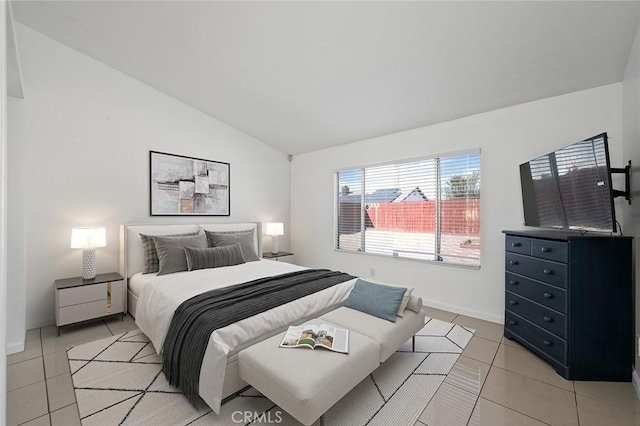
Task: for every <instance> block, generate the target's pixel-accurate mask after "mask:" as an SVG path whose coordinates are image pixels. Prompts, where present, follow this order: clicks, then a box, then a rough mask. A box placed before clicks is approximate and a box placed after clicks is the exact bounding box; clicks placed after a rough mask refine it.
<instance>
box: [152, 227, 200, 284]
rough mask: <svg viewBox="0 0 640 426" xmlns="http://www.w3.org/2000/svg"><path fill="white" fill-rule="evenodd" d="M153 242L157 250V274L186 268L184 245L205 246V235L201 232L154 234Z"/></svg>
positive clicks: (191, 246) (170, 272)
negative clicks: (167, 234) (183, 235)
mask: <svg viewBox="0 0 640 426" xmlns="http://www.w3.org/2000/svg"><path fill="white" fill-rule="evenodd" d="M153 242H154V243H155V244H156V250H157V251H158V259H159V261H160V262H159V269H158V275H166V274H172V273H174V272H180V271H186V270H187V256H186V255H185V254H184V249H185V247H189V248H205V247H207V237H205V236H204V235H203V234H200V235H195V236H193V237H161V236H154V237H153Z"/></svg>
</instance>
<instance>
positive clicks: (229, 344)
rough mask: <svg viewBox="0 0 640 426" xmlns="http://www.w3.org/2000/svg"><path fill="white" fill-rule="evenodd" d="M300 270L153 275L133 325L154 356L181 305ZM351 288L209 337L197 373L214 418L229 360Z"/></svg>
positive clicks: (252, 265) (348, 285)
mask: <svg viewBox="0 0 640 426" xmlns="http://www.w3.org/2000/svg"><path fill="white" fill-rule="evenodd" d="M302 269H306V268H303V267H300V266H296V265H292V264H289V263H285V262H275V261H270V260H260V261H257V262H247V263H244V264H241V265H236V266H228V267H224V268H215V269H202V270H197V271H190V272H178V273H175V274H169V275H162V276H155V275H153V277H154V278H153V279H152V280H149V281H148V282H147V283H146V284H147V285H144V286H143V287H142V290H141V292H140V293H139V294H138V303H137V307H136V324H137V325H138V327H140V329H141V330H142V331H143V332H144V333H145V334H146V335H147V336H148V337H149V339H151V342H152V343H153V346H154V347H155V349H156V351H157V352H158V353H159V352H160V351H161V350H162V345H163V343H164V339H165V337H166V334H167V331H168V329H169V325H170V324H171V319H172V318H173V313H174V312H175V310H176V308H177V307H178V306H179V305H180V304H181V303H182V302H184V301H185V300H187V299H189V298H191V297H193V296H195V295H197V294H200V293H202V292H205V291H208V290H211V289H214V288H221V287H225V286H229V285H234V284H239V283H243V282H247V281H251V280H254V279H257V278H261V277H266V276H273V275H279V274H284V273H287V272H293V271H298V270H302ZM149 283H153V284H152V285H149ZM354 283H355V279H353V280H349V281H347V282H344V283H342V284H338V285H335V286H333V287H330V288H328V289H325V290H322V291H319V292H317V293H314V294H311V295H309V296H306V297H303V298H301V299H298V300H296V301H293V302H291V303H287V304H285V305H282V306H279V307H277V308H274V309H271V310H269V311H266V312H263V313H261V314H259V315H255V316H253V317H250V318H247V319H244V320H242V321H239V322H236V323H234V324H231V325H229V326H227V327H224V328H221V329H218V330H216V331H214V332H213V333H212V334H211V337H210V339H209V344H208V345H207V350H206V352H205V356H204V360H203V363H202V369H201V373H200V396H201V397H202V399H203V400H204V401H205V402H206V403H207V404H208V405H209V406H210V407H211V408H212V409H213V410H214V411H215V412H216V413H219V411H220V404H221V402H222V397H223V395H222V386H223V383H224V377H225V370H226V366H227V357H228V355H229V354H231V353H233V352H235V351H237V350H239V349H242V348H244V347H245V346H246V345H247V344H249V343H251V342H253V341H256V340H257V339H259V338H261V337H262V336H265V335H269V334H270V333H272V332H274V331H275V330H279V329H282V328H284V327H285V326H287V325H288V324H291V323H295V322H296V321H299V320H300V319H302V318H309V317H311V316H314V315H315V314H319V313H321V312H324V311H325V310H326V309H327V308H329V307H331V306H334V305H336V304H338V303H340V302H342V301H344V300H345V299H346V298H347V296H348V295H349V292H350V291H351V289H352V288H353V285H354Z"/></svg>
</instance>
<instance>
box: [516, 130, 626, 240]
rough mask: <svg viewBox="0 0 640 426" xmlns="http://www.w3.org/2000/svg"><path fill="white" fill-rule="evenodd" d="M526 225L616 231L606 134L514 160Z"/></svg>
mask: <svg viewBox="0 0 640 426" xmlns="http://www.w3.org/2000/svg"><path fill="white" fill-rule="evenodd" d="M520 182H521V184H522V202H523V206H524V221H525V225H527V226H537V227H542V228H561V229H578V230H594V231H607V232H616V220H615V210H614V207H613V189H612V187H611V166H610V163H609V147H608V144H607V134H606V133H602V134H600V135H597V136H594V137H592V138H589V139H585V140H583V141H581V142H578V143H574V144H573V145H569V146H567V147H565V148H562V149H559V150H557V151H554V152H552V153H550V154H547V155H543V156H541V157H538V158H536V159H533V160H531V161H529V162H527V163H524V164H521V165H520Z"/></svg>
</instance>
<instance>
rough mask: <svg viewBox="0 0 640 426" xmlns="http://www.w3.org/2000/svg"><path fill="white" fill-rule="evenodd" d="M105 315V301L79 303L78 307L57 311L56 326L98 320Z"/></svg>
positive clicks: (67, 307) (66, 307) (68, 307)
mask: <svg viewBox="0 0 640 426" xmlns="http://www.w3.org/2000/svg"><path fill="white" fill-rule="evenodd" d="M105 293H106V291H105ZM105 315H107V301H106V299H105V300H96V301H95V302H89V303H81V304H79V305H73V306H65V307H64V308H60V309H59V310H58V323H57V325H58V326H61V325H66V324H72V323H76V322H80V321H85V320H88V319H93V318H99V317H102V316H105Z"/></svg>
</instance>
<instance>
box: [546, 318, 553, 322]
mask: <svg viewBox="0 0 640 426" xmlns="http://www.w3.org/2000/svg"><path fill="white" fill-rule="evenodd" d="M544 321H545V322H553V318H551V317H544Z"/></svg>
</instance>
